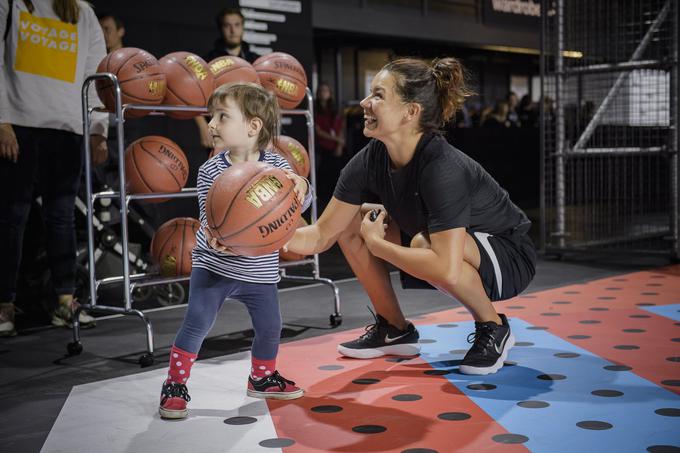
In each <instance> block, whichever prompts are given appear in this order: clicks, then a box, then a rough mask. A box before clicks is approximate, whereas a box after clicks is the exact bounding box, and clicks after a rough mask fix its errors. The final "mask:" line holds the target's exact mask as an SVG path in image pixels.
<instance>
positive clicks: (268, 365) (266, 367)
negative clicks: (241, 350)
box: [250, 357, 276, 379]
mask: <svg viewBox="0 0 680 453" xmlns="http://www.w3.org/2000/svg"><path fill="white" fill-rule="evenodd" d="M251 363H252V366H251V368H250V376H251V377H252V378H253V379H262V378H264V377H267V376H270V375H272V374H274V371H275V370H276V357H274V358H273V359H271V360H260V359H258V358H255V357H252V358H251Z"/></svg>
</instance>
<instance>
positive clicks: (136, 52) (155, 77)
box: [95, 47, 165, 118]
mask: <svg viewBox="0 0 680 453" xmlns="http://www.w3.org/2000/svg"><path fill="white" fill-rule="evenodd" d="M97 72H110V73H113V74H114V75H115V76H116V77H118V83H119V84H120V91H121V101H122V103H123V104H146V105H158V104H160V103H161V102H162V101H163V97H164V96H165V73H164V72H163V70H162V69H161V65H160V64H159V63H158V60H156V57H154V56H153V55H151V54H150V53H149V52H147V51H145V50H142V49H137V48H135V47H123V48H121V49H118V50H114V51H113V52H111V53H110V54H108V55H107V56H106V57H104V59H103V60H102V61H101V62H100V63H99V66H97ZM95 86H96V87H97V94H99V99H101V100H102V103H103V104H104V106H105V107H106V109H107V110H108V111H109V112H115V111H116V94H115V90H114V89H113V83H111V81H110V80H108V79H100V80H97V81H96V82H95ZM148 114H149V111H145V110H126V112H125V117H126V118H139V117H142V116H145V115H148Z"/></svg>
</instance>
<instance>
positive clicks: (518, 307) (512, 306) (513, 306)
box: [505, 305, 526, 310]
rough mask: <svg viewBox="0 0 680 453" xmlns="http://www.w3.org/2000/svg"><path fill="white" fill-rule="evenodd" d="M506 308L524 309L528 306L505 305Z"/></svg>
mask: <svg viewBox="0 0 680 453" xmlns="http://www.w3.org/2000/svg"><path fill="white" fill-rule="evenodd" d="M505 308H507V309H509V310H523V309H525V308H526V307H525V306H523V305H508V306H507V307H505Z"/></svg>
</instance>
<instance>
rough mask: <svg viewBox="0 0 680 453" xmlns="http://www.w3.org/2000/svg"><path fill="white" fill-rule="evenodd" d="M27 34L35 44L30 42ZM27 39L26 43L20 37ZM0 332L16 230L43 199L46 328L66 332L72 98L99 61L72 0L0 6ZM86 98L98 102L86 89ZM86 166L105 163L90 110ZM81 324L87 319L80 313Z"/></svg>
mask: <svg viewBox="0 0 680 453" xmlns="http://www.w3.org/2000/svg"><path fill="white" fill-rule="evenodd" d="M35 30H39V32H38V33H40V37H42V38H41V39H36V40H33V39H31V38H32V36H35V35H34V33H36V32H35ZM20 32H21V33H22V35H24V36H25V35H26V34H27V35H28V36H27V38H28V39H19V38H20ZM0 35H2V36H4V37H5V39H4V42H3V45H2V46H0V257H2V260H0V335H1V336H11V335H14V334H16V331H15V328H14V301H15V298H16V285H17V276H18V269H19V264H20V262H21V252H22V244H23V235H24V229H25V227H26V221H27V219H28V214H29V211H30V208H31V201H32V200H33V197H34V193H33V192H34V183H36V184H35V185H37V190H38V193H39V194H40V195H41V196H42V210H43V217H44V219H45V224H46V230H47V231H46V242H47V254H48V259H49V265H50V271H51V275H52V283H53V286H54V290H55V293H56V299H57V305H56V309H55V311H54V314H53V316H52V324H54V325H57V326H65V327H69V326H70V325H71V319H72V317H73V312H74V310H75V309H76V304H77V302H76V301H75V300H74V298H73V293H74V291H75V274H76V235H75V218H74V217H75V216H74V206H75V198H76V193H77V191H78V184H79V182H80V175H81V172H82V166H83V151H82V146H81V145H82V140H83V135H82V134H83V118H82V113H81V105H80V102H81V101H80V92H81V87H82V85H83V81H84V80H85V78H86V77H87V76H88V75H90V74H93V73H94V72H96V70H97V65H98V64H99V62H100V61H101V59H102V58H104V56H105V55H106V49H105V46H104V36H103V34H102V29H101V27H100V26H99V22H98V21H97V17H96V16H95V14H94V11H92V8H91V7H90V5H89V4H88V3H86V2H84V1H78V0H15V1H14V2H13V6H12V9H11V10H10V9H9V8H8V2H0ZM90 100H91V101H93V103H94V101H96V102H97V103H98V98H97V95H96V93H95V91H94V87H92V91H91V93H90ZM92 118H93V124H92V129H91V134H92V135H90V137H88V139H89V140H90V144H91V147H92V159H93V163H94V164H99V163H101V162H103V161H104V160H105V159H106V156H107V153H108V149H107V146H106V128H107V116H106V114H105V113H101V114H98V113H94V114H93V117H92ZM79 321H80V322H81V323H82V326H83V327H91V326H94V318H92V317H91V316H89V315H87V314H86V313H82V312H81V313H80V317H79Z"/></svg>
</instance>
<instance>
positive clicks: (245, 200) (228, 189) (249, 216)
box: [205, 162, 301, 256]
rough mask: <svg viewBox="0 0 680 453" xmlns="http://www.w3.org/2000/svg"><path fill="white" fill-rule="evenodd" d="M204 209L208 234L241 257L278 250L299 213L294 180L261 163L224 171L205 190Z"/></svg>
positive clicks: (286, 240)
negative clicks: (206, 192) (206, 195)
mask: <svg viewBox="0 0 680 453" xmlns="http://www.w3.org/2000/svg"><path fill="white" fill-rule="evenodd" d="M205 206H206V207H205V210H206V215H207V218H208V228H210V231H211V233H212V235H213V236H214V237H215V238H216V239H217V240H218V242H220V243H221V244H222V245H224V246H226V247H229V248H231V250H232V251H233V252H234V253H236V254H239V255H245V256H259V255H265V254H267V253H272V252H275V251H277V250H278V249H280V248H281V247H283V245H284V244H285V243H286V242H288V240H289V239H290V237H291V236H292V235H293V233H294V232H295V228H296V225H297V222H298V219H299V218H300V209H301V206H300V204H299V203H298V200H297V198H296V196H295V192H294V191H293V181H291V180H290V179H288V178H287V177H286V174H285V173H284V172H283V170H280V169H278V168H274V167H272V166H270V165H268V164H265V163H264V162H243V163H238V164H234V165H232V166H231V167H229V168H227V169H226V170H225V171H224V172H222V174H221V175H220V176H218V177H217V179H215V181H214V182H213V184H212V187H210V190H209V191H208V197H207V199H206V205H205Z"/></svg>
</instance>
